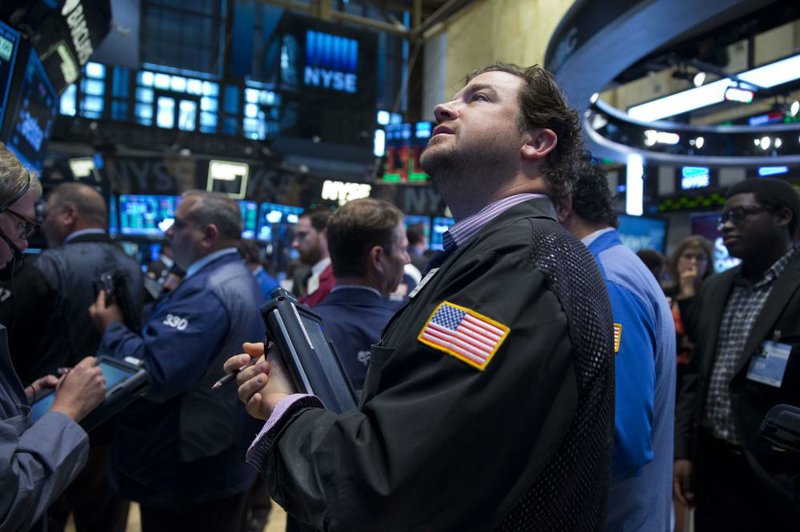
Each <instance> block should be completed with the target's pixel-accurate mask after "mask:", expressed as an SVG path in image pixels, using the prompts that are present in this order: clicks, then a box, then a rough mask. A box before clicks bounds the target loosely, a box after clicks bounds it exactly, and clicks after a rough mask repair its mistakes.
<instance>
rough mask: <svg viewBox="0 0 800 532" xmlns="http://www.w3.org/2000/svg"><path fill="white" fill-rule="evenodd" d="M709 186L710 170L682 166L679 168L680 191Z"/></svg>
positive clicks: (705, 167) (700, 167)
mask: <svg viewBox="0 0 800 532" xmlns="http://www.w3.org/2000/svg"><path fill="white" fill-rule="evenodd" d="M709 185H711V168H709V167H708V166H684V167H683V168H681V190H691V189H694V188H706V187H708V186H709Z"/></svg>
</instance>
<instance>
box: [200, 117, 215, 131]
mask: <svg viewBox="0 0 800 532" xmlns="http://www.w3.org/2000/svg"><path fill="white" fill-rule="evenodd" d="M200 126H211V127H213V128H215V129H216V127H217V115H216V114H214V113H200Z"/></svg>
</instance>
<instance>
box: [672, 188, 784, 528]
mask: <svg viewBox="0 0 800 532" xmlns="http://www.w3.org/2000/svg"><path fill="white" fill-rule="evenodd" d="M798 216H800V200H798V197H797V193H796V192H795V190H794V189H793V188H792V187H791V186H790V185H789V184H788V183H786V182H784V181H779V180H775V179H748V180H746V181H743V182H741V183H738V184H736V185H734V186H733V187H731V189H730V190H729V191H728V194H727V200H726V202H725V206H724V208H723V211H722V221H721V223H720V227H721V229H722V233H723V239H724V242H725V246H726V247H727V248H728V251H729V252H730V254H731V255H732V256H734V257H738V258H740V259H741V260H742V263H741V265H740V266H738V267H736V268H734V269H732V270H730V271H728V272H725V273H724V274H722V275H719V276H716V277H712V278H709V279H708V280H707V281H706V282H705V283H704V284H703V287H702V288H701V290H700V293H699V294H698V295H697V296H696V297H695V298H690V299H686V300H684V301H682V302H681V315H682V316H685V320H686V321H685V323H686V325H687V327H688V330H689V333H690V335H691V336H692V337H693V339H694V341H695V346H696V351H695V355H694V356H693V357H692V359H691V361H690V364H689V367H688V369H687V372H686V376H685V377H684V379H683V385H682V389H681V391H680V393H679V398H678V407H677V412H676V430H675V458H676V460H675V469H674V481H673V488H674V493H675V496H676V497H677V498H678V499H680V500H682V501H685V502H688V503H689V504H695V505H696V507H697V511H696V514H695V521H696V528H697V530H698V531H704V530H725V531H737V530H742V531H744V530H759V529H760V530H796V529H797V527H798V526H799V525H800V503H798V499H797V495H796V493H797V492H796V488H795V487H794V484H795V481H796V479H797V478H798V472H800V471H798V468H797V467H794V466H793V465H792V463H791V461H790V458H788V457H786V456H784V455H783V454H781V453H780V452H778V451H776V450H775V449H774V448H772V447H771V446H770V445H768V444H767V443H766V442H765V441H764V440H763V439H762V438H760V436H759V427H760V425H761V422H762V420H763V419H764V416H765V414H766V413H767V411H768V410H769V409H770V407H772V406H774V405H775V404H778V403H792V404H800V290H798V288H800V254H798V253H796V252H795V247H794V245H793V240H794V238H793V237H794V235H795V234H796V231H797V227H798V220H799V218H798Z"/></svg>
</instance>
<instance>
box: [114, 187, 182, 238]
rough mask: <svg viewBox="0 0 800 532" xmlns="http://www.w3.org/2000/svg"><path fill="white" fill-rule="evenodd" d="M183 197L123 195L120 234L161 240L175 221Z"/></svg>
mask: <svg viewBox="0 0 800 532" xmlns="http://www.w3.org/2000/svg"><path fill="white" fill-rule="evenodd" d="M180 200H181V196H143V195H124V194H123V195H121V196H120V197H119V222H120V233H121V234H122V235H123V236H144V237H155V238H161V237H163V236H164V233H165V232H166V230H167V229H169V228H170V226H171V225H172V223H173V222H174V221H175V209H176V208H177V207H178V204H179V203H180Z"/></svg>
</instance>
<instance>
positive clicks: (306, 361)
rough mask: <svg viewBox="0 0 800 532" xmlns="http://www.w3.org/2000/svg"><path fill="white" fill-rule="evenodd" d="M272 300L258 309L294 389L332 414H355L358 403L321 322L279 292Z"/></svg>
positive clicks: (281, 291) (291, 297)
mask: <svg viewBox="0 0 800 532" xmlns="http://www.w3.org/2000/svg"><path fill="white" fill-rule="evenodd" d="M273 297H274V299H272V300H271V301H269V302H267V304H265V305H264V306H263V307H262V308H261V317H262V318H263V320H264V325H265V326H266V328H267V340H268V341H270V340H271V341H273V342H275V344H276V345H277V346H278V350H279V351H280V353H281V356H282V357H283V360H284V362H285V363H286V366H287V369H288V370H289V373H290V374H291V375H292V379H293V380H294V384H295V386H296V387H297V389H298V390H301V391H302V392H305V393H310V394H313V395H316V396H317V397H319V398H320V399H321V400H322V402H323V404H324V405H325V407H327V408H329V409H331V410H333V411H334V412H338V413H341V412H346V411H348V410H355V409H356V408H357V407H358V399H357V397H356V394H355V392H354V391H353V388H352V386H351V385H350V379H348V377H347V374H346V373H345V372H344V369H343V368H342V365H341V363H340V362H339V357H338V356H337V355H336V349H335V348H334V346H333V343H332V342H331V340H330V338H328V335H327V333H326V332H325V327H324V325H323V323H322V318H320V317H319V316H317V315H316V314H314V313H313V312H312V311H311V310H309V309H308V308H307V307H305V306H303V305H301V304H299V303H298V302H297V300H295V299H294V296H292V295H291V294H290V293H289V292H286V291H285V290H283V289H280V288H279V289H276V290H275V292H273Z"/></svg>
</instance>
